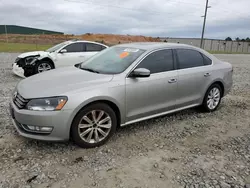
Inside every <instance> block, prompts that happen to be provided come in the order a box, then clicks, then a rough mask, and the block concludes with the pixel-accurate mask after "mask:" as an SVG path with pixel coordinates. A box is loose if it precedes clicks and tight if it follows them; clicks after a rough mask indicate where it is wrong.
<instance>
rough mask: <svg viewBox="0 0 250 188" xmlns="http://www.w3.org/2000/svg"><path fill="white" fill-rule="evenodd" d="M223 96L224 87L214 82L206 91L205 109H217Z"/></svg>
mask: <svg viewBox="0 0 250 188" xmlns="http://www.w3.org/2000/svg"><path fill="white" fill-rule="evenodd" d="M221 98H222V89H221V86H220V85H218V84H213V85H212V86H210V87H209V88H208V90H207V92H206V95H205V97H204V100H203V104H202V106H203V109H204V110H205V111H207V112H213V111H215V110H216V109H217V108H218V107H219V105H220V102H221Z"/></svg>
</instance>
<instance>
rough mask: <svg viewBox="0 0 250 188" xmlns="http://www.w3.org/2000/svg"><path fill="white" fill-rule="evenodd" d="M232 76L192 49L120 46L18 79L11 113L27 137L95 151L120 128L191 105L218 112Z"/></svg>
mask: <svg viewBox="0 0 250 188" xmlns="http://www.w3.org/2000/svg"><path fill="white" fill-rule="evenodd" d="M232 75H233V67H232V66H231V64H229V63H227V62H223V61H220V60H218V59H217V58H215V57H214V56H213V55H211V54H209V53H208V52H206V51H204V50H202V49H199V48H195V47H192V46H188V45H181V44H169V43H131V44H122V45H117V46H113V47H111V48H108V49H106V50H103V51H102V52H100V53H98V54H97V55H95V56H93V57H92V58H90V59H89V60H87V61H85V62H84V63H82V64H78V65H75V66H72V67H67V68H60V69H56V70H52V71H48V72H45V73H41V74H37V75H34V76H31V77H29V78H27V79H24V80H22V81H20V83H19V84H18V85H17V87H16V88H15V90H14V92H13V98H12V100H11V102H10V111H11V114H12V118H13V122H14V125H15V127H16V129H17V130H18V132H19V133H20V134H21V135H22V136H24V137H28V138H33V139H38V140H46V141H65V140H68V139H69V138H72V140H73V141H74V142H75V143H76V144H78V145H79V146H81V147H85V148H90V147H97V146H100V145H102V144H104V143H105V142H106V141H107V140H108V139H109V138H110V137H111V136H112V135H113V134H114V132H115V130H116V128H117V127H118V126H125V125H128V124H132V123H135V122H139V121H143V120H146V119H150V118H154V117H157V116H162V115H165V114H169V113H173V112H176V111H180V110H183V109H187V108H192V107H196V106H200V107H202V108H203V110H205V111H207V112H213V111H215V110H216V109H217V108H218V106H219V104H220V102H221V99H222V97H224V96H225V95H226V94H228V92H229V91H230V89H231V87H232V82H233V81H232Z"/></svg>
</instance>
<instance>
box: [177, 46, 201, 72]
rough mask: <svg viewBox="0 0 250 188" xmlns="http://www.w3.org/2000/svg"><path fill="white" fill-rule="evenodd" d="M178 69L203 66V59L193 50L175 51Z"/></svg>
mask: <svg viewBox="0 0 250 188" xmlns="http://www.w3.org/2000/svg"><path fill="white" fill-rule="evenodd" d="M176 51H177V57H178V64H179V65H178V68H179V69H185V68H192V67H199V66H203V65H204V64H203V57H202V56H201V54H200V52H197V51H195V50H187V49H177V50H176Z"/></svg>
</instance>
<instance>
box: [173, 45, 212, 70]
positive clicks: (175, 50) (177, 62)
mask: <svg viewBox="0 0 250 188" xmlns="http://www.w3.org/2000/svg"><path fill="white" fill-rule="evenodd" d="M177 50H192V51H195V52H198V53H199V54H200V55H201V57H202V59H203V65H202V66H198V67H189V68H183V69H181V68H180V62H179V58H178V53H177ZM173 51H174V54H175V58H176V69H177V70H186V69H195V68H201V67H205V66H206V67H207V66H212V65H213V60H212V59H211V58H209V57H207V56H206V55H205V54H203V53H202V52H200V51H198V50H195V49H190V48H175V49H173ZM203 56H206V57H207V58H209V59H210V60H211V61H212V63H211V65H205V64H204V57H203Z"/></svg>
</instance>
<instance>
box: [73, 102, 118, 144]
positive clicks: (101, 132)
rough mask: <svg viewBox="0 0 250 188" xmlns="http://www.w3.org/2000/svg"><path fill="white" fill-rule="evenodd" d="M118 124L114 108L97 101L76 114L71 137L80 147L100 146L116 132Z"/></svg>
mask: <svg viewBox="0 0 250 188" xmlns="http://www.w3.org/2000/svg"><path fill="white" fill-rule="evenodd" d="M116 126H117V118H116V114H115V112H114V111H113V109H112V108H111V107H110V106H108V105H107V104H104V103H96V104H92V105H90V106H87V107H86V108H84V109H82V110H81V111H80V112H79V113H78V114H77V115H76V117H75V118H74V120H73V123H72V126H71V137H72V139H73V141H74V142H75V143H76V144H77V145H78V146H80V147H83V148H93V147H98V146H101V145H103V144H104V143H105V142H106V141H107V140H108V139H109V138H110V137H111V136H112V135H113V134H114V132H115V130H116Z"/></svg>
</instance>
